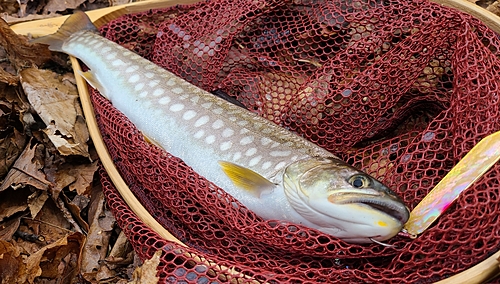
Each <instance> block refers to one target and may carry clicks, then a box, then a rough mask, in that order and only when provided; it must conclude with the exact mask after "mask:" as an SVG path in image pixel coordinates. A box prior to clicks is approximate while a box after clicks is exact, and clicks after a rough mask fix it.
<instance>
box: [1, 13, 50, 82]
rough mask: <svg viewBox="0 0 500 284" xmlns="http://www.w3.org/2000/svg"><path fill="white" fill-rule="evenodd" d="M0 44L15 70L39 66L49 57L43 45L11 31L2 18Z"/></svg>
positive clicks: (48, 52)
mask: <svg viewBox="0 0 500 284" xmlns="http://www.w3.org/2000/svg"><path fill="white" fill-rule="evenodd" d="M0 46H2V47H3V48H4V49H5V52H6V53H7V58H8V59H9V61H10V63H11V64H12V65H13V67H14V68H15V69H16V71H17V72H19V71H21V70H22V69H23V68H26V67H31V66H33V65H37V66H40V65H42V64H43V63H45V62H47V61H49V59H50V58H51V53H50V51H49V50H48V49H47V47H46V46H45V45H42V44H33V43H29V42H28V39H27V38H26V37H25V36H22V35H18V34H16V33H15V32H14V31H12V30H11V29H10V27H9V25H8V24H7V23H6V22H5V21H4V20H3V19H0ZM7 83H9V82H7Z"/></svg>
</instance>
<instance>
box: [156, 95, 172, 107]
mask: <svg viewBox="0 0 500 284" xmlns="http://www.w3.org/2000/svg"><path fill="white" fill-rule="evenodd" d="M169 102H170V98H169V97H163V98H161V99H159V100H158V103H160V104H162V105H166V104H168V103H169Z"/></svg>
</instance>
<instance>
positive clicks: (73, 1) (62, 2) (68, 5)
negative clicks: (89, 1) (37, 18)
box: [43, 0, 85, 14]
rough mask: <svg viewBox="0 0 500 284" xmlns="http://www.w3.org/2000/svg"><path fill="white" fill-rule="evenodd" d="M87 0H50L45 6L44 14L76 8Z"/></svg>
mask: <svg viewBox="0 0 500 284" xmlns="http://www.w3.org/2000/svg"><path fill="white" fill-rule="evenodd" d="M83 2H85V0H49V1H48V3H47V5H46V6H45V8H44V9H43V11H44V14H46V13H47V12H48V13H53V12H59V11H64V10H66V9H75V8H77V7H78V6H80V5H81V4H82V3H83Z"/></svg>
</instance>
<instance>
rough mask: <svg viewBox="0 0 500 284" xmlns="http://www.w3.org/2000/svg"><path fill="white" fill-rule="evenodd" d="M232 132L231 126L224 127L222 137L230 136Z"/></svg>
mask: <svg viewBox="0 0 500 284" xmlns="http://www.w3.org/2000/svg"><path fill="white" fill-rule="evenodd" d="M233 134H234V130H232V129H231V128H226V129H224V131H222V137H226V138H227V137H231V136H233Z"/></svg>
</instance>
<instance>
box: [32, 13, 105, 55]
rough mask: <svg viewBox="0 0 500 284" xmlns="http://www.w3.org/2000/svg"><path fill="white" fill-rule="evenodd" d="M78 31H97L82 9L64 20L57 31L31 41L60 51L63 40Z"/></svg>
mask: <svg viewBox="0 0 500 284" xmlns="http://www.w3.org/2000/svg"><path fill="white" fill-rule="evenodd" d="M79 31H97V28H96V26H94V24H93V23H92V21H90V18H89V17H88V16H87V14H85V13H84V12H82V11H76V12H75V13H74V14H73V15H71V16H69V18H67V19H66V21H64V23H63V24H62V26H61V27H60V28H59V29H58V30H57V32H55V33H53V34H50V35H46V36H43V37H39V38H36V39H34V40H32V41H31V42H32V43H42V44H46V45H48V46H49V49H50V50H52V51H59V52H62V51H63V50H62V47H63V44H64V42H65V41H66V40H67V39H68V38H69V37H70V36H71V35H72V34H74V33H76V32H79Z"/></svg>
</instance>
